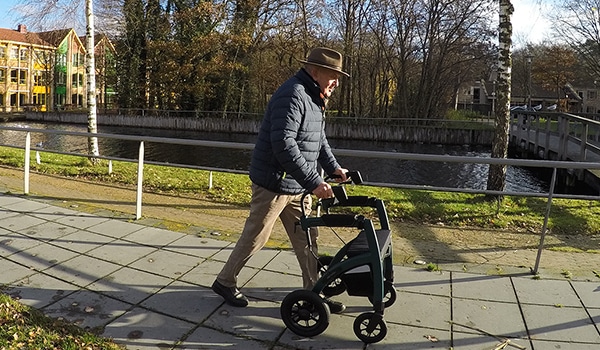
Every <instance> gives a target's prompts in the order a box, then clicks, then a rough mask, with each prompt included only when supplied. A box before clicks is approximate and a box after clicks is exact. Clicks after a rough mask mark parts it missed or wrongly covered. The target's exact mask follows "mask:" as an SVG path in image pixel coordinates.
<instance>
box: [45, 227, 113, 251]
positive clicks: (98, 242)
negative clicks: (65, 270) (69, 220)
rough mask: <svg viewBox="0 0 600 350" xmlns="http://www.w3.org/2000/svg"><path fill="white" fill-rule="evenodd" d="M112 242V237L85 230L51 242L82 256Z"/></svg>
mask: <svg viewBox="0 0 600 350" xmlns="http://www.w3.org/2000/svg"><path fill="white" fill-rule="evenodd" d="M64 227H66V226H64ZM112 240H114V238H112V237H107V236H103V235H100V234H97V233H93V232H89V231H85V230H76V231H75V232H73V233H69V234H67V235H65V236H62V237H60V238H56V239H54V240H52V244H53V245H57V246H59V247H63V248H65V249H69V250H72V251H74V252H77V253H80V254H83V253H86V252H88V251H90V250H92V249H96V248H97V247H98V246H103V245H105V244H107V243H109V242H110V241H112Z"/></svg>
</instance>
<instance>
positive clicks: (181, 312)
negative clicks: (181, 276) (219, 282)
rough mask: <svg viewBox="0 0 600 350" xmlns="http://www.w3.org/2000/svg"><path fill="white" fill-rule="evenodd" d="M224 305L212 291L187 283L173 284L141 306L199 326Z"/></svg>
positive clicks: (221, 299)
mask: <svg viewBox="0 0 600 350" xmlns="http://www.w3.org/2000/svg"><path fill="white" fill-rule="evenodd" d="M221 304H223V298H221V297H220V296H219V295H217V294H215V293H214V292H213V291H212V290H211V289H208V288H204V287H200V286H197V285H193V284H189V283H185V282H179V281H176V282H173V283H172V284H170V285H168V286H166V287H164V288H162V289H160V290H159V291H157V292H156V293H155V294H154V295H152V296H151V297H150V298H148V299H146V300H144V301H143V302H142V303H141V304H140V305H141V306H142V307H144V308H147V309H150V310H153V311H156V312H159V313H161V314H165V315H169V316H172V317H177V318H180V319H184V320H186V321H190V322H193V323H196V324H199V323H201V322H203V321H205V320H206V319H207V318H208V317H209V316H210V315H211V314H213V313H214V312H215V310H217V308H219V306H221Z"/></svg>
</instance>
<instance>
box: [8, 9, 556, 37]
mask: <svg viewBox="0 0 600 350" xmlns="http://www.w3.org/2000/svg"><path fill="white" fill-rule="evenodd" d="M553 1H554V0H513V6H514V8H515V12H514V14H513V17H512V21H513V42H514V43H515V45H520V44H525V43H527V42H530V43H534V44H536V43H540V42H541V41H542V40H543V39H544V38H545V37H546V36H547V34H548V33H549V31H550V28H551V25H550V22H549V21H548V20H547V19H545V18H544V13H547V12H548V11H549V7H550V5H549V3H551V2H553ZM20 2H21V0H0V28H10V29H16V28H17V24H18V19H19V18H20V16H21V15H20V14H19V12H18V10H17V9H16V8H15V7H16V6H17V5H18V4H19V3H20Z"/></svg>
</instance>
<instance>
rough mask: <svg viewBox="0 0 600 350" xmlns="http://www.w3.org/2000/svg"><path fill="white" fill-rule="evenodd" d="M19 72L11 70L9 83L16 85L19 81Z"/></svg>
mask: <svg viewBox="0 0 600 350" xmlns="http://www.w3.org/2000/svg"><path fill="white" fill-rule="evenodd" d="M18 79H19V71H18V70H17V69H13V70H11V71H10V82H11V83H16V82H18V81H19V80H18Z"/></svg>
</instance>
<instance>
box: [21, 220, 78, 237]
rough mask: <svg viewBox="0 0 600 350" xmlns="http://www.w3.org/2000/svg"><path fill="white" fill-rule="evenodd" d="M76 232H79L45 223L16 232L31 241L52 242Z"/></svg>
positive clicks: (53, 223)
mask: <svg viewBox="0 0 600 350" xmlns="http://www.w3.org/2000/svg"><path fill="white" fill-rule="evenodd" d="M77 231H79V230H78V229H76V228H74V227H70V226H66V225H61V224H57V223H55V222H48V221H45V222H43V223H41V224H39V225H36V226H32V227H28V228H25V229H22V230H19V231H18V232H19V233H21V234H23V235H25V236H28V237H31V238H33V239H39V240H44V241H52V240H55V239H58V238H61V237H64V236H66V235H68V234H71V233H73V232H77Z"/></svg>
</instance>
